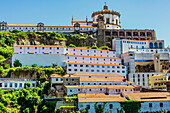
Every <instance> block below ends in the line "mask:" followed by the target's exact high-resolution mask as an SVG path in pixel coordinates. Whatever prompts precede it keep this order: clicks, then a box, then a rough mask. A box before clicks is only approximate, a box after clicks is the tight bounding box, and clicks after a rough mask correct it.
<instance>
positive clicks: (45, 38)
mask: <svg viewBox="0 0 170 113" xmlns="http://www.w3.org/2000/svg"><path fill="white" fill-rule="evenodd" d="M56 40H58V41H60V40H61V41H62V40H66V38H65V36H64V35H63V34H62V33H55V32H23V31H18V30H13V31H12V32H10V31H0V46H1V47H6V46H12V45H13V44H14V43H16V44H17V45H24V44H27V43H29V44H30V45H35V44H36V41H38V42H39V44H45V45H55V41H56ZM27 45H28V44H27Z"/></svg>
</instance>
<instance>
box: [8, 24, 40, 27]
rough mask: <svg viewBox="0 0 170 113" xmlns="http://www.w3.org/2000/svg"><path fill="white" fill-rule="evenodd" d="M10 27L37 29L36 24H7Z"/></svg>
mask: <svg viewBox="0 0 170 113" xmlns="http://www.w3.org/2000/svg"><path fill="white" fill-rule="evenodd" d="M7 26H10V27H37V24H7Z"/></svg>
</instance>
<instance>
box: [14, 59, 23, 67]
mask: <svg viewBox="0 0 170 113" xmlns="http://www.w3.org/2000/svg"><path fill="white" fill-rule="evenodd" d="M14 67H22V64H21V63H20V61H19V60H17V59H15V61H14Z"/></svg>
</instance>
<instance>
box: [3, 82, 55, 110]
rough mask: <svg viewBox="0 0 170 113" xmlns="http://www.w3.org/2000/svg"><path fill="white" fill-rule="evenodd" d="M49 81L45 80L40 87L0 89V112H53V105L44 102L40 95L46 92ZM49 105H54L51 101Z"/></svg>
mask: <svg viewBox="0 0 170 113" xmlns="http://www.w3.org/2000/svg"><path fill="white" fill-rule="evenodd" d="M48 89H49V83H47V82H45V83H43V84H42V85H40V87H35V88H26V89H8V90H2V89H0V112H3V113H4V112H8V113H14V112H15V113H16V112H21V113H36V112H38V113H40V112H41V113H45V112H47V111H51V112H50V113H53V112H54V110H55V107H51V106H50V104H49V102H44V101H43V99H42V95H43V94H44V93H47V91H48ZM52 103H53V104H51V105H53V106H54V105H56V102H55V103H54V102H52Z"/></svg>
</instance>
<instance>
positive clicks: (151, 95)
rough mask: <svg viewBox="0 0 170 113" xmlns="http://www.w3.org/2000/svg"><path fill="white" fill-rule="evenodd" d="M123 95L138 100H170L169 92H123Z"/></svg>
mask: <svg viewBox="0 0 170 113" xmlns="http://www.w3.org/2000/svg"><path fill="white" fill-rule="evenodd" d="M123 95H124V96H128V97H129V98H130V99H132V100H138V101H170V93H168V92H140V93H123Z"/></svg>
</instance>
